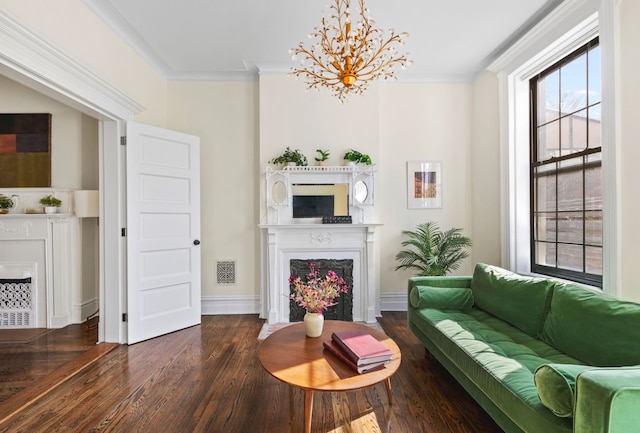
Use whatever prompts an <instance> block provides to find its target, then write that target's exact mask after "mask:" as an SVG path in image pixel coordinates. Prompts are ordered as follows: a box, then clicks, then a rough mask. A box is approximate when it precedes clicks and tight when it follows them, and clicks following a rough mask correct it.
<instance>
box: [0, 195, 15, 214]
mask: <svg viewBox="0 0 640 433" xmlns="http://www.w3.org/2000/svg"><path fill="white" fill-rule="evenodd" d="M12 207H13V200H12V199H11V197H7V196H6V195H4V194H0V214H5V213H9V209H11V208H12Z"/></svg>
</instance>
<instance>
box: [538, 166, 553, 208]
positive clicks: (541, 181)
mask: <svg viewBox="0 0 640 433" xmlns="http://www.w3.org/2000/svg"><path fill="white" fill-rule="evenodd" d="M536 210H537V211H538V212H555V210H556V177H555V174H554V175H552V176H539V177H537V178H536Z"/></svg>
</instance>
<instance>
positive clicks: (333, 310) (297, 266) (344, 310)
mask: <svg viewBox="0 0 640 433" xmlns="http://www.w3.org/2000/svg"><path fill="white" fill-rule="evenodd" d="M309 262H312V263H315V264H316V265H317V269H318V270H319V271H320V276H321V277H325V276H326V275H327V272H328V271H329V270H332V271H334V272H335V273H336V274H337V275H338V276H339V277H342V278H343V279H344V281H345V284H346V286H347V293H342V294H341V295H340V297H338V298H337V299H336V301H337V303H336V305H334V306H332V307H329V308H327V309H326V310H325V311H324V312H323V315H324V319H325V320H342V321H345V322H353V260H352V259H308V260H297V259H292V260H291V261H290V262H289V266H290V267H291V275H293V276H296V277H300V278H301V279H302V280H306V276H307V274H308V273H309V266H307V264H308V263H309ZM289 290H290V293H293V287H290V288H289ZM305 313H306V311H305V309H304V308H302V307H301V306H299V305H298V304H296V303H295V301H293V300H290V301H289V321H290V322H301V321H302V320H303V319H304V315H305Z"/></svg>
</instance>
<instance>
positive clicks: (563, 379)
mask: <svg viewBox="0 0 640 433" xmlns="http://www.w3.org/2000/svg"><path fill="white" fill-rule="evenodd" d="M593 368H594V367H592V366H589V365H576V364H544V365H541V366H540V367H538V368H537V369H536V371H535V374H534V376H533V378H534V380H535V383H536V390H537V391H538V397H540V401H541V402H542V404H543V405H544V406H545V407H546V408H548V409H549V410H550V411H551V412H553V413H554V414H556V415H557V416H559V417H564V418H568V417H572V416H573V403H574V394H575V389H576V378H577V377H578V375H579V374H580V373H582V372H583V371H585V370H590V369H593Z"/></svg>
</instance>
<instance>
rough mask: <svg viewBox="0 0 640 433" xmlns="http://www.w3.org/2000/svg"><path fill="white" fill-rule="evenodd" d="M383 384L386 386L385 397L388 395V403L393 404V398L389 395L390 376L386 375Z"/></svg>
mask: <svg viewBox="0 0 640 433" xmlns="http://www.w3.org/2000/svg"><path fill="white" fill-rule="evenodd" d="M384 384H385V385H386V387H387V397H389V404H393V398H392V397H391V378H389V377H387V380H385V381H384Z"/></svg>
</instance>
